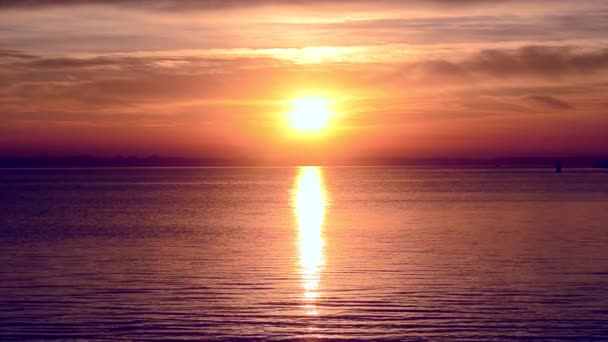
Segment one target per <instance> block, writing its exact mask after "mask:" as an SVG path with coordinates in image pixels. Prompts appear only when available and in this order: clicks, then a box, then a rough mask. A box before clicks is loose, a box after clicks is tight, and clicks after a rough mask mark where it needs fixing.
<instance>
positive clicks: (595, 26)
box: [0, 0, 608, 162]
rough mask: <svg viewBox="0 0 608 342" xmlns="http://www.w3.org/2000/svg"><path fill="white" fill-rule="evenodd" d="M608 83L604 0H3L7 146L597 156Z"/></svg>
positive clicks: (0, 127) (306, 154)
mask: <svg viewBox="0 0 608 342" xmlns="http://www.w3.org/2000/svg"><path fill="white" fill-rule="evenodd" d="M607 94H608V1H605V0H598V1H596V0H588V1H565V0H553V1H545V0H526V1H523V0H502V1H481V0H430V1H428V0H427V1H422V0H400V1H398V0H374V1H365V0H340V1H337V0H306V1H304V0H283V1H279V0H260V1H255V0H221V1H219V0H202V1H194V0H182V1H178V0H173V1H171V0H167V1H154V2H153V1H136V0H131V1H129V0H124V1H122V0H110V1H94V0H91V1H87V0H84V1H75V0H57V1H45V0H0V155H40V154H45V155H77V154H88V155H99V156H111V155H140V156H145V155H151V154H158V155H163V156H183V157H222V158H242V157H246V158H255V159H263V160H268V161H284V160H293V161H302V162H305V161H306V158H315V159H322V160H333V161H351V160H356V159H357V158H364V157H380V158H381V157H404V158H442V157H457V158H495V157H547V156H598V155H607V154H608V152H607V151H608V134H607V132H608V96H607ZM301 98H322V99H326V100H328V101H329V102H330V103H331V110H332V113H333V114H332V118H331V123H330V125H329V126H328V127H327V128H326V129H325V130H323V131H322V132H317V133H316V134H301V132H297V131H296V130H295V129H294V128H293V127H289V123H288V120H287V119H286V118H287V117H288V113H289V111H290V104H292V103H293V101H294V100H297V99H301Z"/></svg>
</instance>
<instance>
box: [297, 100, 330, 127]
mask: <svg viewBox="0 0 608 342" xmlns="http://www.w3.org/2000/svg"><path fill="white" fill-rule="evenodd" d="M291 106H292V110H291V112H290V113H289V114H288V115H289V124H290V126H291V127H293V128H294V129H297V130H299V131H305V132H316V131H320V130H323V129H325V128H326V127H327V126H328V124H329V119H330V118H331V115H332V113H331V109H330V101H329V100H327V99H322V98H301V99H296V100H294V101H292V103H291Z"/></svg>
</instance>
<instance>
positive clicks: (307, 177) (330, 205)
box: [0, 167, 608, 341]
mask: <svg viewBox="0 0 608 342" xmlns="http://www.w3.org/2000/svg"><path fill="white" fill-rule="evenodd" d="M607 222H608V172H606V171H602V170H567V172H565V173H563V174H555V173H553V172H551V170H540V169H539V170H534V169H492V170H483V169H453V170H442V169H423V168H314V167H308V168H166V169H163V168H159V169H72V170H59V169H56V170H0V260H1V261H2V263H1V264H0V339H1V340H3V341H10V340H28V339H29V340H53V339H55V340H57V339H58V340H62V339H72V340H74V339H80V340H114V341H121V340H124V341H131V340H150V341H152V340H159V341H160V340H180V341H183V340H212V339H217V340H221V339H232V340H234V339H243V340H247V339H259V340H284V339H301V340H311V339H357V340H405V341H526V340H533V339H536V340H553V341H571V340H580V341H606V340H608V231H607V229H608V224H607Z"/></svg>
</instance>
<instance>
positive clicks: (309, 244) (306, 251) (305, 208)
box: [293, 166, 327, 315]
mask: <svg viewBox="0 0 608 342" xmlns="http://www.w3.org/2000/svg"><path fill="white" fill-rule="evenodd" d="M293 193H294V198H293V205H294V212H295V215H296V218H297V221H298V229H299V241H298V244H299V248H300V272H301V275H302V286H303V288H304V294H303V296H302V298H303V300H304V301H305V302H306V304H305V305H304V307H305V309H306V310H307V313H308V314H310V315H317V310H316V305H315V303H316V299H317V298H318V297H319V283H320V282H321V272H322V270H323V266H324V264H325V257H324V247H325V240H324V239H323V228H324V227H323V224H324V220H325V208H326V207H327V196H326V190H325V187H324V184H323V175H322V172H321V168H319V167H310V166H307V167H301V168H300V172H299V174H298V177H297V180H296V184H295V186H294V192H293Z"/></svg>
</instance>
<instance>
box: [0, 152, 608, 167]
mask: <svg viewBox="0 0 608 342" xmlns="http://www.w3.org/2000/svg"><path fill="white" fill-rule="evenodd" d="M606 159H608V158H606V157H572V158H559V160H561V161H562V164H563V166H564V168H566V169H567V168H572V167H596V168H608V162H603V161H605V160H606ZM555 160H556V158H554V157H551V158H550V157H546V158H545V157H543V158H532V157H525V158H524V157H513V158H493V159H473V158H417V159H415V158H400V157H394V158H380V157H377V158H358V159H353V160H349V161H348V162H344V161H337V162H331V163H328V162H323V161H321V160H316V159H314V160H313V159H311V160H301V161H299V162H293V161H292V162H270V161H261V160H256V159H253V158H251V159H247V158H232V159H231V158H187V157H162V156H148V157H140V156H115V157H96V156H87V155H82V156H62V157H58V156H7V157H0V168H78V167H220V166H298V165H325V166H444V167H491V168H512V167H547V168H554V167H555Z"/></svg>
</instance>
